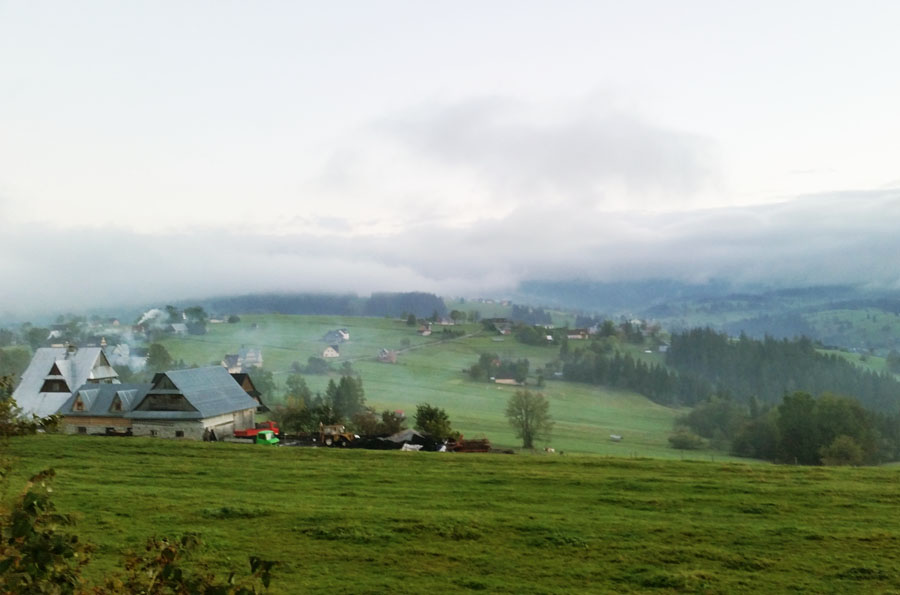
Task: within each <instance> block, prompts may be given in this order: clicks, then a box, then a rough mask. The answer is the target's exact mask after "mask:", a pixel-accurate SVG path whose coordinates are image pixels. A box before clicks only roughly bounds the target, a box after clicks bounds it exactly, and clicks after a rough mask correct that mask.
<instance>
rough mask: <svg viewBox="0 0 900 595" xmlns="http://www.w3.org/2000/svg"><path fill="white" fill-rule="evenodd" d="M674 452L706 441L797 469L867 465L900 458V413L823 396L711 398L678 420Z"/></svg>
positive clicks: (837, 397) (790, 395)
mask: <svg viewBox="0 0 900 595" xmlns="http://www.w3.org/2000/svg"><path fill="white" fill-rule="evenodd" d="M676 423H677V429H676V432H675V433H674V434H673V435H672V436H671V437H670V439H669V440H670V442H671V443H672V445H673V446H674V447H676V448H687V449H689V448H700V447H702V446H704V445H705V444H706V443H709V444H710V445H712V446H714V447H716V448H721V449H728V450H730V451H731V452H732V453H733V454H735V455H738V456H743V457H751V458H755V459H764V460H767V461H773V462H780V463H792V464H801V465H819V464H828V465H871V464H878V463H883V462H886V461H896V460H898V459H900V414H896V413H894V414H888V413H879V412H873V411H868V410H866V409H865V408H863V406H862V405H861V404H860V402H859V401H857V400H856V399H853V398H851V397H843V396H839V395H834V394H831V393H825V394H823V395H821V396H819V397H818V398H814V397H813V396H812V395H811V394H809V393H808V392H803V391H796V392H794V393H791V394H788V395H785V396H784V397H783V398H782V400H781V402H780V403H779V404H778V405H769V404H765V403H761V402H760V401H759V400H758V399H756V398H752V399H751V400H750V401H749V403H739V402H737V401H735V400H734V399H731V398H728V397H726V396H714V397H712V398H710V399H708V400H706V401H704V402H702V403H699V404H697V406H695V407H694V409H693V410H692V411H691V412H690V413H688V414H687V415H685V416H683V417H682V418H680V419H679V420H678V421H677V422H676Z"/></svg>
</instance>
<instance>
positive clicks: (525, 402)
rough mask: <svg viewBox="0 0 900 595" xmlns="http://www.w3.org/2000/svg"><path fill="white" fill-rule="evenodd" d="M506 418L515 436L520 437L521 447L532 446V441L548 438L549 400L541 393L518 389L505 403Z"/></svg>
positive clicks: (551, 425) (549, 427) (549, 421)
mask: <svg viewBox="0 0 900 595" xmlns="http://www.w3.org/2000/svg"><path fill="white" fill-rule="evenodd" d="M506 419H508V420H509V425H511V426H512V428H513V431H514V432H515V434H516V436H518V437H519V438H521V439H522V447H523V448H534V441H535V440H539V439H545V440H546V439H549V437H550V432H551V430H552V429H553V421H552V420H551V418H550V402H549V401H547V398H546V397H545V396H544V395H543V393H533V392H531V391H529V390H518V391H516V394H514V395H513V396H511V397H510V398H509V401H507V403H506Z"/></svg>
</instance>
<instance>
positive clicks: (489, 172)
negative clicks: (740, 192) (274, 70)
mask: <svg viewBox="0 0 900 595" xmlns="http://www.w3.org/2000/svg"><path fill="white" fill-rule="evenodd" d="M378 128H379V129H380V130H381V131H383V132H384V133H385V134H386V135H387V136H388V137H390V138H393V139H394V140H396V141H397V142H399V143H400V144H401V145H403V146H404V147H405V148H406V149H407V150H408V151H409V152H411V153H413V154H417V155H420V156H423V157H425V158H427V159H430V160H432V161H434V162H436V163H440V164H443V165H446V166H450V167H457V168H461V169H463V170H465V171H467V172H470V173H472V174H474V175H475V177H476V178H477V179H478V180H480V181H481V182H482V183H484V184H486V185H487V186H488V187H489V189H490V191H491V193H492V194H493V195H494V196H503V197H507V198H514V199H516V200H517V202H519V203H521V202H526V201H527V200H528V199H545V200H546V199H557V200H559V201H562V202H566V203H574V204H577V205H582V206H586V205H594V206H596V205H599V206H605V207H619V206H626V205H627V206H630V207H635V206H648V205H660V204H665V203H666V202H669V201H674V200H678V201H684V200H689V199H690V197H692V196H693V195H695V194H697V193H698V192H700V191H701V190H703V189H704V188H705V187H707V186H708V185H710V184H712V183H714V181H715V179H716V176H717V174H716V171H717V166H716V159H715V144H714V143H713V142H712V141H711V140H709V139H705V138H702V137H700V136H697V135H692V134H687V133H684V132H679V131H675V130H669V129H665V128H662V127H659V126H655V125H653V124H651V123H649V122H647V121H645V120H643V119H641V118H640V117H638V116H636V115H634V114H630V113H627V112H625V111H622V110H619V109H615V108H614V107H612V106H609V105H606V104H601V105H591V104H579V105H576V106H570V107H569V108H568V109H566V108H557V109H556V110H555V111H554V112H551V113H546V112H539V111H537V110H535V109H534V108H533V107H532V106H530V105H527V104H523V103H520V102H516V101H512V100H509V99H505V98H481V99H473V100H469V101H466V102H462V103H458V104H453V105H437V106H428V107H422V108H419V109H415V110H407V111H406V112H404V113H402V114H398V115H395V116H393V117H391V118H386V119H384V120H383V121H382V122H381V123H380V124H379V126H378ZM670 206H671V205H670Z"/></svg>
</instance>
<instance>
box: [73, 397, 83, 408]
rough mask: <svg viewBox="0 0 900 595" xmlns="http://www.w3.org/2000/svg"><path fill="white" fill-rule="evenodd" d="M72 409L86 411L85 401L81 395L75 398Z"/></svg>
mask: <svg viewBox="0 0 900 595" xmlns="http://www.w3.org/2000/svg"><path fill="white" fill-rule="evenodd" d="M72 409H73V410H74V411H84V401H82V400H81V397H78V398H77V399H75V406H74V407H72Z"/></svg>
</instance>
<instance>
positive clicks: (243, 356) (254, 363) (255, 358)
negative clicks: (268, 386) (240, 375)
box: [238, 347, 263, 370]
mask: <svg viewBox="0 0 900 595" xmlns="http://www.w3.org/2000/svg"><path fill="white" fill-rule="evenodd" d="M238 359H239V360H240V364H241V368H243V369H244V370H247V369H248V368H262V365H263V356H262V349H258V348H256V347H241V349H240V351H238Z"/></svg>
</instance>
